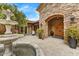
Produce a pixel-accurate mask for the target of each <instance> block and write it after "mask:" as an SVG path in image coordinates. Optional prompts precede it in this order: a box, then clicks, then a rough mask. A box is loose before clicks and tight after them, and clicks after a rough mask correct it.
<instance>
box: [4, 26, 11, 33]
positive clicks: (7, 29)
mask: <svg viewBox="0 0 79 59" xmlns="http://www.w3.org/2000/svg"><path fill="white" fill-rule="evenodd" d="M5 27H6V32H5V34H11V33H12V32H11V25H5Z"/></svg>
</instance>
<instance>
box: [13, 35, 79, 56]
mask: <svg viewBox="0 0 79 59" xmlns="http://www.w3.org/2000/svg"><path fill="white" fill-rule="evenodd" d="M24 42H29V43H32V44H33V43H34V44H37V45H38V46H39V47H40V48H41V49H42V50H43V52H44V55H46V56H73V55H75V56H76V55H79V47H78V48H77V49H71V48H70V47H69V46H68V45H66V44H64V42H63V40H62V39H58V38H52V37H48V38H46V39H44V40H41V39H38V38H37V37H36V36H31V35H26V36H24V37H23V38H20V39H18V40H17V41H16V42H14V43H24Z"/></svg>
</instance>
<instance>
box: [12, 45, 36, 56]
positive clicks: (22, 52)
mask: <svg viewBox="0 0 79 59" xmlns="http://www.w3.org/2000/svg"><path fill="white" fill-rule="evenodd" d="M13 54H14V55H15V56H36V49H35V48H34V47H33V46H32V45H30V44H17V45H15V46H14V47H13Z"/></svg>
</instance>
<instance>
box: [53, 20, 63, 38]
mask: <svg viewBox="0 0 79 59" xmlns="http://www.w3.org/2000/svg"><path fill="white" fill-rule="evenodd" d="M54 35H55V36H61V37H63V36H64V23H63V21H62V20H56V22H55V24H54Z"/></svg>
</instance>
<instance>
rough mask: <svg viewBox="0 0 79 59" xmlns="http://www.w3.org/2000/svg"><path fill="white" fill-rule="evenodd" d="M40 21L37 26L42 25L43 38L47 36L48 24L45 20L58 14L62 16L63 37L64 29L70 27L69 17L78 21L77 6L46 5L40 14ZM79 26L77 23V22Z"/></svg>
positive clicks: (78, 10)
mask: <svg viewBox="0 0 79 59" xmlns="http://www.w3.org/2000/svg"><path fill="white" fill-rule="evenodd" d="M39 13H40V20H39V26H41V24H42V28H43V29H44V31H45V37H47V36H48V24H47V23H46V22H45V20H46V19H47V18H48V17H50V16H53V15H56V14H60V15H63V16H64V21H63V22H64V36H65V29H67V27H68V26H69V25H70V15H71V14H73V15H74V16H75V17H76V18H77V21H79V18H78V17H79V4H76V3H74V4H73V3H62V4H60V3H47V4H46V7H44V8H43V9H42V10H41V11H40V12H39ZM77 24H78V25H79V22H77Z"/></svg>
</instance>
